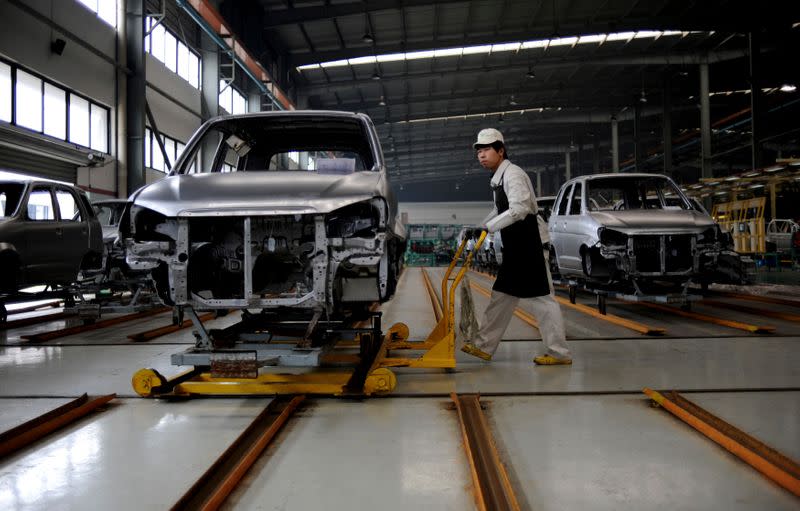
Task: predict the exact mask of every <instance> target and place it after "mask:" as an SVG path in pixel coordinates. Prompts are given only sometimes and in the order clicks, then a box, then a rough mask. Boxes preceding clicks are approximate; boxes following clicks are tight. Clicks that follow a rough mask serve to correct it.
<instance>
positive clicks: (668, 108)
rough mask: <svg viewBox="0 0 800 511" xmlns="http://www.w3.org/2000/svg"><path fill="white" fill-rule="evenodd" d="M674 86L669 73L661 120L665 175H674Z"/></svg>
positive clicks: (666, 78) (665, 79) (665, 82)
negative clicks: (672, 88)
mask: <svg viewBox="0 0 800 511" xmlns="http://www.w3.org/2000/svg"><path fill="white" fill-rule="evenodd" d="M671 87H672V84H671V81H670V77H669V73H667V74H666V76H665V77H664V101H663V107H664V114H663V116H662V118H661V121H662V122H661V137H662V138H663V139H664V174H665V175H667V176H671V175H672V90H671Z"/></svg>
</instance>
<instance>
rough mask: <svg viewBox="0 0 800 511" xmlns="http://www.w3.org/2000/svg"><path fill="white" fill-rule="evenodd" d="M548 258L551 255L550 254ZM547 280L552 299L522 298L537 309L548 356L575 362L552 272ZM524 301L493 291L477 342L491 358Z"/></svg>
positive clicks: (534, 313) (536, 315)
mask: <svg viewBox="0 0 800 511" xmlns="http://www.w3.org/2000/svg"><path fill="white" fill-rule="evenodd" d="M545 255H547V251H546V250H545ZM545 261H547V258H545ZM547 276H548V279H549V280H550V294H549V295H545V296H537V297H534V298H522V300H528V302H529V303H530V304H531V306H532V308H533V315H534V316H535V317H536V320H537V321H538V322H539V333H541V334H542V342H544V347H545V351H546V353H547V354H548V355H553V356H554V357H558V358H572V353H571V352H570V351H569V347H568V346H567V335H566V331H565V330H564V316H562V314H561V307H560V306H559V305H558V302H557V301H556V300H555V297H554V292H553V281H552V279H551V278H550V271H549V268H548V272H547ZM520 300H521V298H518V297H516V296H511V295H508V294H506V293H501V292H500V291H494V290H492V295H491V297H490V298H489V305H488V306H487V307H486V311H485V312H484V314H483V321H482V322H481V327H480V329H479V330H478V337H477V339H474V340H473V343H474V344H475V346H477V347H478V348H480V349H481V351H485V352H486V353H489V354H490V355H493V354H494V352H495V351H496V350H497V347H498V346H499V345H500V340H501V339H502V338H503V334H504V333H505V332H506V328H508V324H509V323H510V322H511V316H513V315H514V309H515V308H516V306H517V303H519V301H520Z"/></svg>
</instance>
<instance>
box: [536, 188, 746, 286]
mask: <svg viewBox="0 0 800 511" xmlns="http://www.w3.org/2000/svg"><path fill="white" fill-rule="evenodd" d="M620 180H625V181H620ZM650 180H655V181H653V182H655V183H658V185H657V186H656V188H657V189H659V190H662V191H664V192H663V193H664V194H665V195H667V194H668V195H669V196H668V197H667V196H660V195H661V193H662V192H659V194H658V195H659V196H649V195H648V196H647V197H646V198H645V197H640V198H639V199H637V198H635V197H634V199H632V200H639V201H640V206H638V207H642V208H647V209H638V207H637V208H636V209H634V208H631V207H630V205H627V206H626V205H625V204H623V203H622V201H621V200H620V201H617V202H616V203H615V204H614V206H613V208H611V209H608V208H603V207H600V206H599V205H598V204H597V201H596V200H595V199H594V198H592V197H590V196H589V195H588V193H587V192H589V191H590V190H599V189H603V187H606V186H608V187H610V188H614V187H615V186H616V183H622V182H637V183H642V182H650ZM634 188H635V187H634ZM645 193H646V192H645ZM593 201H594V202H593ZM625 201H626V202H627V201H628V199H627V198H626V199H625ZM625 208H630V209H625ZM617 209H621V210H617ZM548 230H549V233H550V240H551V244H552V250H551V258H552V259H551V266H552V269H553V270H555V271H557V272H558V273H559V274H560V275H561V276H563V277H567V278H573V279H577V280H585V281H594V282H601V283H613V282H617V283H620V284H626V283H628V284H630V283H633V282H634V281H636V283H642V282H646V281H669V282H673V283H685V282H686V281H687V280H690V279H695V280H700V281H702V280H704V279H712V280H713V279H715V278H719V277H718V276H714V275H715V274H716V273H717V267H716V266H717V263H718V261H719V259H720V257H723V258H733V259H734V260H735V259H736V258H737V257H738V256H737V255H736V254H735V252H733V251H732V250H731V249H730V248H731V247H730V240H729V238H726V237H725V235H723V234H722V233H721V231H720V230H719V227H718V226H717V224H716V223H715V222H714V220H713V219H712V218H711V217H710V216H709V215H708V214H707V213H706V212H705V211H700V210H698V209H697V207H696V206H695V205H694V204H693V203H692V202H691V201H690V200H689V199H688V198H687V197H686V196H685V195H683V193H682V192H681V190H680V188H679V187H678V186H677V185H675V184H674V182H672V180H671V179H669V178H668V177H666V176H663V175H659V174H595V175H588V176H580V177H577V178H574V179H572V180H570V181H568V182H566V183H565V184H564V185H563V186H562V187H561V190H560V191H559V194H558V198H557V200H556V202H555V205H554V208H553V212H552V214H551V216H550V220H549V223H548Z"/></svg>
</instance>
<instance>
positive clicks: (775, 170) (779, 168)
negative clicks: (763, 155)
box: [764, 165, 783, 172]
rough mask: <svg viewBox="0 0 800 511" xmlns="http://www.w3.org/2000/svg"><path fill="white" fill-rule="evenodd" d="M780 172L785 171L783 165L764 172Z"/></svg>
mask: <svg viewBox="0 0 800 511" xmlns="http://www.w3.org/2000/svg"><path fill="white" fill-rule="evenodd" d="M779 170H783V165H776V166H775V167H770V168H768V169H764V172H777V171H779Z"/></svg>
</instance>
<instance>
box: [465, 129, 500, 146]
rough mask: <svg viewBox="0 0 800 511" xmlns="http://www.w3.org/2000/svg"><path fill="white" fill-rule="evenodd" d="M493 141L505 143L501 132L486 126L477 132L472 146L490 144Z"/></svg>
mask: <svg viewBox="0 0 800 511" xmlns="http://www.w3.org/2000/svg"><path fill="white" fill-rule="evenodd" d="M495 142H502V143H505V142H504V141H503V134H502V133H500V132H499V131H497V130H496V129H494V128H486V129H485V130H480V131H479V132H478V140H476V141H475V143H474V144H472V147H473V148H475V147H476V146H479V145H491V144H493V143H495Z"/></svg>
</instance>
